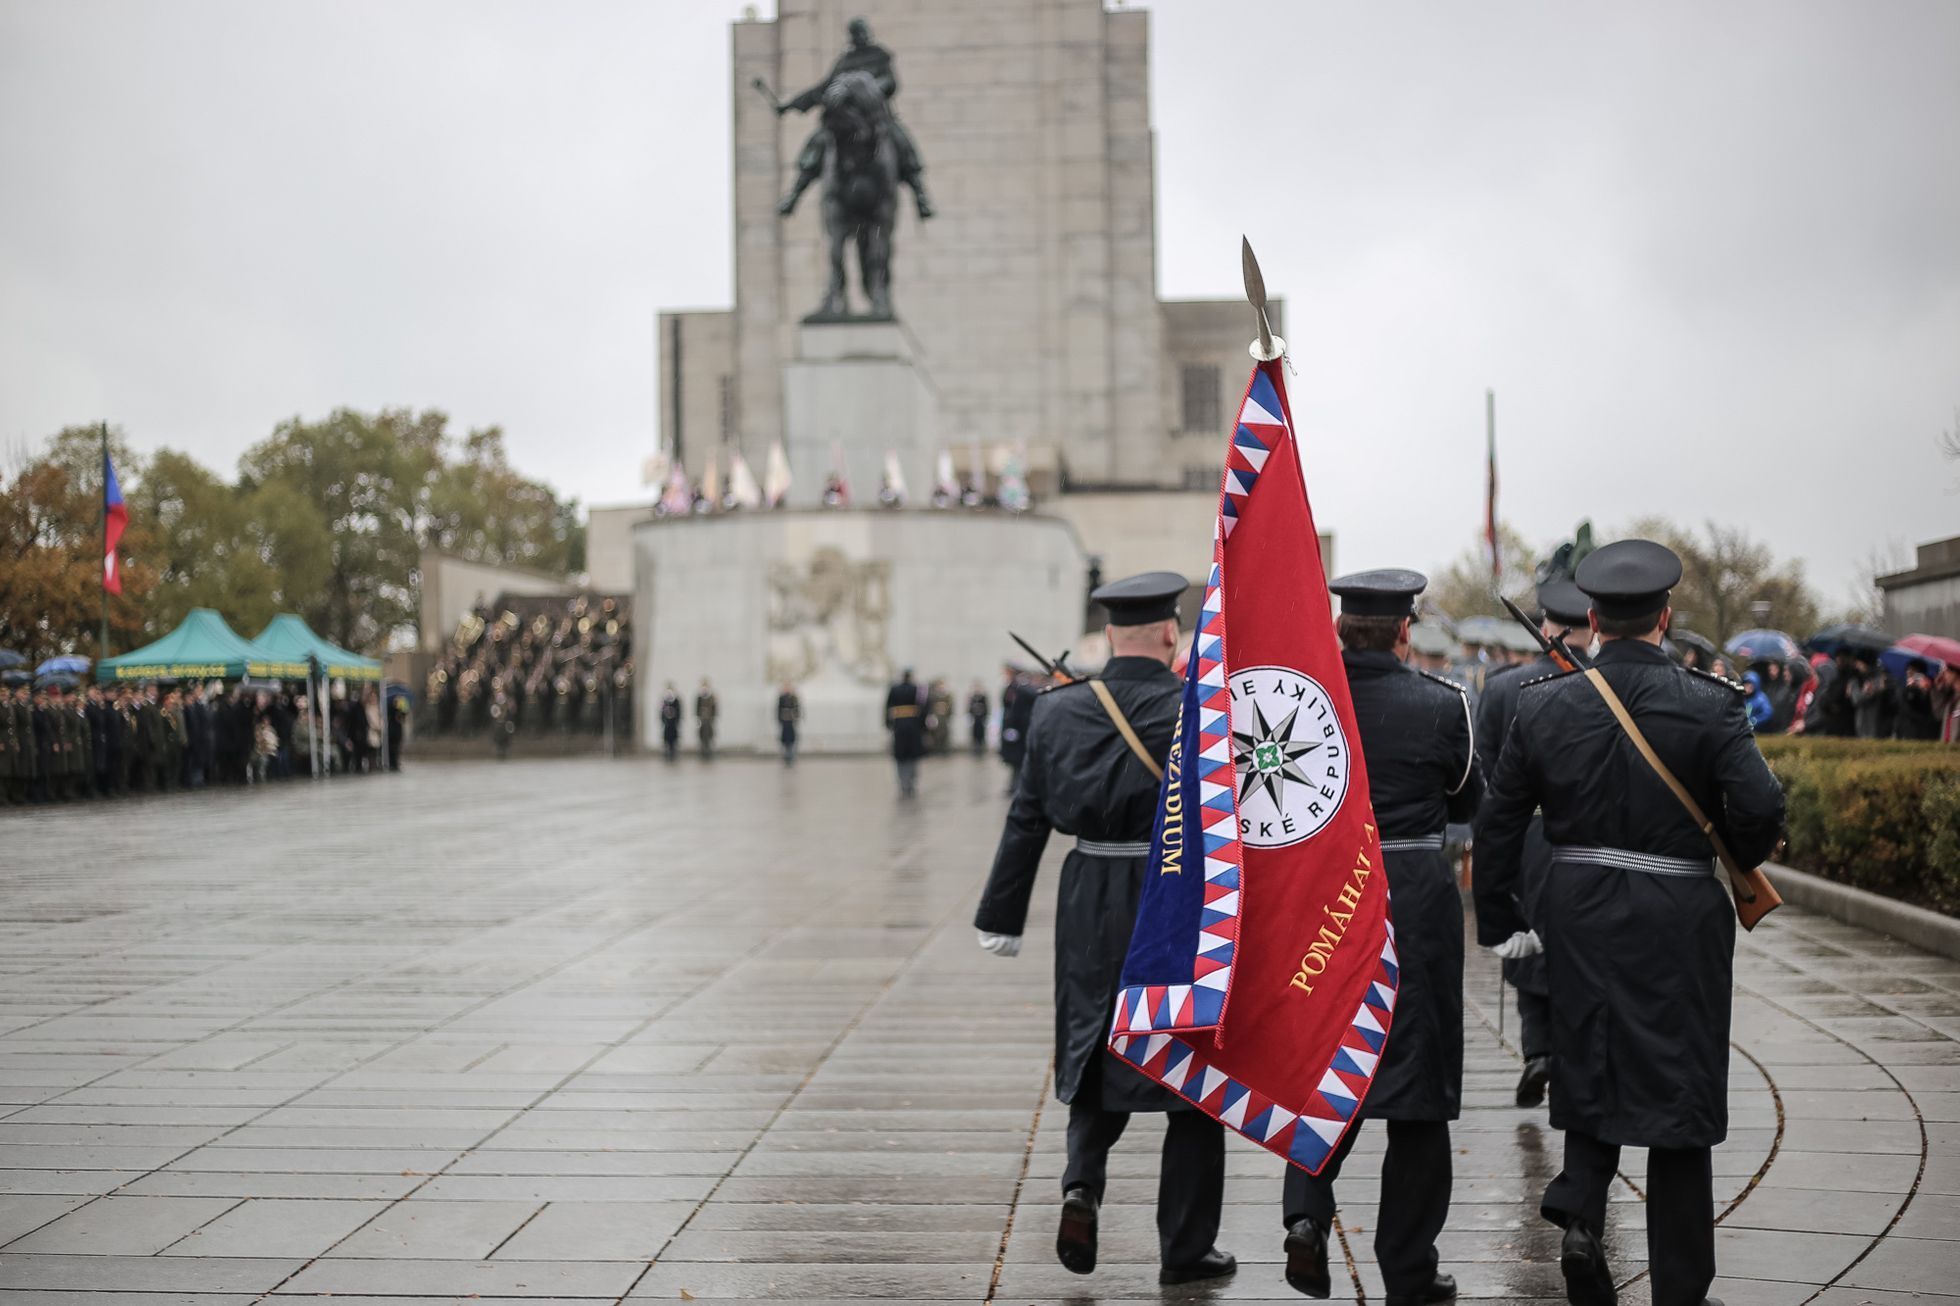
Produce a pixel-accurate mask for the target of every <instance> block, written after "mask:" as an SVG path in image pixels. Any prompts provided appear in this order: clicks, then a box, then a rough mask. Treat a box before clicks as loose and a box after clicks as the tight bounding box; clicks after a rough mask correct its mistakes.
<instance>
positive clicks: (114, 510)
mask: <svg viewBox="0 0 1960 1306" xmlns="http://www.w3.org/2000/svg"><path fill="white" fill-rule="evenodd" d="M127 525H129V509H128V507H127V506H125V505H124V503H123V496H122V485H121V484H120V483H119V482H118V481H117V480H116V468H115V464H113V463H111V462H110V461H109V453H108V450H106V449H105V450H103V453H102V588H103V589H105V590H108V591H109V592H110V593H111V594H120V593H122V564H121V563H120V562H118V561H117V559H116V545H118V544H120V543H122V537H123V528H124V527H125V526H127Z"/></svg>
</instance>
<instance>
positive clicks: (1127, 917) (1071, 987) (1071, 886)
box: [973, 572, 1237, 1283]
mask: <svg viewBox="0 0 1960 1306" xmlns="http://www.w3.org/2000/svg"><path fill="white" fill-rule="evenodd" d="M1184 589H1185V581H1184V578H1183V577H1182V576H1179V575H1176V574H1175V573H1172V572H1149V573H1146V574H1144V575H1142V576H1134V577H1131V578H1130V579H1128V580H1122V581H1117V582H1115V583H1114V584H1110V585H1104V586H1102V587H1101V588H1100V589H1098V590H1096V591H1095V593H1094V594H1093V595H1092V596H1091V597H1092V598H1093V599H1094V600H1095V601H1096V602H1097V603H1100V604H1102V605H1103V607H1104V608H1106V609H1107V610H1108V612H1109V627H1108V632H1107V633H1108V636H1109V642H1110V652H1111V657H1110V659H1109V662H1108V663H1107V664H1106V665H1105V666H1104V667H1103V670H1102V675H1101V676H1100V679H1101V680H1102V682H1103V684H1104V686H1105V687H1106V688H1107V689H1108V691H1109V693H1110V695H1111V697H1112V698H1113V699H1114V700H1115V702H1116V705H1117V708H1118V710H1119V711H1120V712H1121V713H1122V715H1123V716H1124V717H1125V718H1126V719H1127V720H1128V722H1129V725H1130V727H1131V729H1132V730H1133V731H1134V732H1135V733H1136V735H1137V738H1138V740H1139V742H1140V743H1141V745H1142V747H1143V749H1144V751H1145V752H1147V753H1148V754H1149V755H1150V757H1152V758H1153V759H1155V760H1156V764H1157V765H1158V767H1159V768H1161V766H1162V761H1163V759H1164V758H1165V757H1167V756H1169V754H1170V747H1171V736H1172V733H1173V731H1174V730H1175V728H1176V725H1177V711H1178V704H1179V702H1180V700H1181V698H1182V694H1183V684H1182V682H1181V681H1180V680H1179V679H1178V677H1177V676H1176V675H1174V674H1172V672H1171V670H1170V661H1171V655H1172V654H1173V653H1174V652H1175V651H1176V648H1177V639H1178V625H1177V600H1178V596H1179V595H1181V594H1183V593H1184ZM1031 715H1032V723H1031V725H1030V727H1029V731H1028V740H1027V757H1026V762H1025V764H1024V765H1023V766H1022V768H1021V771H1020V778H1019V781H1018V783H1017V785H1016V787H1015V790H1014V801H1013V803H1012V804H1011V805H1010V806H1009V808H1008V813H1007V826H1006V828H1005V829H1004V830H1003V831H1002V832H1001V837H1000V847H999V849H998V850H997V851H996V852H995V854H994V866H993V872H992V874H991V875H989V877H988V879H987V888H986V891H985V893H983V894H982V895H981V898H980V910H979V912H978V913H977V914H976V915H975V917H974V921H973V923H974V925H975V926H976V927H977V928H978V929H979V931H980V944H981V946H982V947H984V948H986V949H988V950H989V951H990V952H995V953H998V954H1000V955H1002V956H1009V957H1011V956H1014V955H1015V954H1016V953H1018V952H1019V951H1020V948H1021V933H1022V930H1023V928H1024V926H1025V925H1026V923H1027V915H1028V900H1029V898H1030V897H1031V896H1032V894H1033V892H1034V879H1035V870H1036V868H1037V866H1038V865H1039V864H1040V861H1041V853H1042V849H1043V848H1045V847H1046V846H1047V843H1048V834H1049V832H1050V831H1051V830H1055V831H1060V832H1061V833H1063V834H1065V835H1070V836H1072V837H1073V838H1074V839H1075V847H1074V849H1073V850H1072V851H1071V852H1070V853H1069V855H1068V857H1067V859H1066V860H1064V861H1063V862H1062V875H1061V883H1060V885H1059V886H1058V896H1057V903H1056V911H1055V1096H1057V1097H1058V1098H1060V1099H1061V1100H1062V1101H1064V1102H1066V1103H1068V1108H1069V1115H1068V1165H1067V1168H1066V1169H1064V1170H1063V1172H1062V1195H1063V1196H1062V1221H1061V1232H1060V1234H1059V1235H1058V1237H1057V1239H1056V1248H1055V1250H1056V1254H1057V1255H1058V1256H1059V1257H1060V1259H1061V1262H1062V1264H1063V1265H1064V1266H1065V1267H1067V1268H1068V1269H1070V1270H1072V1271H1074V1272H1075V1273H1077V1274H1087V1273H1089V1272H1090V1271H1091V1270H1093V1269H1095V1266H1096V1222H1097V1215H1098V1212H1099V1209H1100V1207H1101V1204H1102V1195H1103V1187H1104V1182H1105V1179H1106V1176H1107V1168H1108V1160H1109V1149H1110V1148H1111V1147H1113V1146H1114V1145H1115V1144H1116V1140H1117V1139H1118V1138H1120V1137H1121V1136H1122V1134H1123V1129H1124V1126H1125V1125H1127V1124H1128V1123H1129V1118H1130V1113H1131V1112H1135V1111H1166V1112H1169V1113H1170V1118H1169V1121H1168V1123H1167V1128H1166V1130H1165V1134H1164V1154H1163V1168H1162V1171H1161V1173H1160V1175H1159V1177H1158V1185H1157V1238H1158V1246H1159V1253H1160V1256H1161V1260H1162V1266H1163V1269H1162V1274H1161V1279H1162V1281H1163V1282H1165V1283H1187V1282H1193V1281H1196V1280H1198V1279H1209V1278H1217V1277H1220V1276H1222V1275H1227V1274H1230V1273H1232V1272H1233V1271H1234V1270H1235V1269H1236V1268H1237V1262H1236V1261H1234V1260H1233V1259H1232V1258H1231V1257H1230V1256H1228V1255H1226V1254H1225V1253H1223V1252H1220V1251H1219V1250H1217V1248H1215V1247H1214V1246H1213V1245H1212V1244H1213V1240H1214V1239H1215V1238H1216V1237H1217V1236H1218V1224H1219V1217H1220V1204H1221V1202H1222V1201H1223V1200H1224V1193H1225V1132H1224V1127H1223V1126H1222V1125H1220V1124H1219V1123H1218V1122H1217V1121H1216V1120H1213V1119H1212V1118H1211V1117H1209V1116H1207V1115H1205V1114H1203V1113H1202V1112H1200V1111H1198V1110H1196V1109H1195V1108H1193V1107H1191V1106H1189V1105H1188V1104H1186V1103H1185V1102H1184V1100H1183V1099H1182V1098H1180V1097H1178V1096H1177V1095H1176V1094H1175V1093H1172V1092H1171V1091H1170V1090H1169V1089H1166V1088H1163V1087H1160V1086H1159V1085H1157V1084H1154V1083H1152V1082H1151V1081H1150V1080H1148V1079H1145V1078H1144V1077H1143V1076H1142V1075H1140V1074H1138V1073H1137V1072H1136V1071H1135V1070H1133V1069H1131V1068H1130V1067H1128V1066H1126V1065H1124V1064H1123V1063H1122V1062H1121V1061H1119V1060H1117V1059H1116V1058H1115V1057H1113V1056H1112V1055H1110V1054H1109V1053H1108V1052H1107V1051H1105V1049H1104V1043H1105V1040H1106V1038H1107V1037H1108V1034H1109V1025H1110V1016H1111V1013H1112V1011H1113V1009H1114V1006H1115V1002H1116V990H1117V988H1118V987H1119V981H1120V980H1121V977H1122V971H1123V960H1124V957H1125V956H1126V955H1127V954H1128V952H1129V947H1130V933H1131V931H1132V930H1133V929H1134V928H1135V925H1136V913H1137V900H1138V898H1139V897H1140V896H1141V894H1142V892H1143V878H1144V874H1145V871H1146V870H1147V864H1148V862H1149V857H1150V832H1151V828H1152V826H1153V825H1154V823H1155V820H1156V810H1157V792H1158V776H1157V775H1155V774H1153V773H1152V771H1151V769H1150V768H1149V767H1147V766H1145V765H1144V763H1143V761H1142V760H1141V759H1140V758H1138V757H1137V756H1136V755H1135V753H1134V752H1133V751H1132V750H1131V748H1130V747H1129V745H1128V744H1127V743H1126V742H1125V741H1124V739H1123V734H1122V731H1121V730H1120V729H1119V728H1118V727H1117V725H1116V722H1115V720H1114V719H1113V718H1112V717H1111V716H1110V714H1109V713H1108V712H1107V711H1106V710H1105V709H1104V707H1103V705H1102V703H1101V701H1100V699H1099V697H1098V696H1097V694H1096V693H1095V691H1094V689H1093V688H1092V687H1091V686H1090V685H1088V684H1087V683H1083V682H1077V683H1074V684H1066V685H1062V686H1060V687H1058V688H1056V689H1052V690H1050V691H1049V692H1047V693H1045V694H1042V695H1040V696H1039V698H1038V699H1037V700H1036V701H1035V704H1034V707H1033V711H1032V714H1031Z"/></svg>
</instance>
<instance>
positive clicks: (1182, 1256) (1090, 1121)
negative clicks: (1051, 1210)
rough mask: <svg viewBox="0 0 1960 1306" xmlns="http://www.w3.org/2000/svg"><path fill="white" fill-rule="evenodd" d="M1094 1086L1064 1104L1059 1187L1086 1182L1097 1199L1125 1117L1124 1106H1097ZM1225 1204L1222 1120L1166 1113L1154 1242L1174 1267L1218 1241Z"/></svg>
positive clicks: (1189, 1261)
mask: <svg viewBox="0 0 1960 1306" xmlns="http://www.w3.org/2000/svg"><path fill="white" fill-rule="evenodd" d="M1098 1097H1100V1094H1099V1093H1097V1092H1095V1091H1093V1090H1092V1089H1086V1088H1085V1089H1084V1091H1082V1092H1080V1093H1078V1094H1076V1098H1075V1101H1073V1102H1071V1103H1070V1104H1069V1108H1068V1165H1067V1166H1066V1167H1065V1168H1064V1169H1063V1171H1062V1193H1063V1194H1064V1195H1067V1193H1068V1190H1069V1189H1071V1188H1077V1187H1080V1188H1087V1189H1088V1190H1089V1191H1090V1192H1092V1193H1094V1194H1095V1195H1096V1199H1097V1200H1098V1201H1100V1200H1102V1195H1103V1186H1104V1185H1105V1183H1107V1181H1108V1178H1109V1149H1110V1148H1112V1147H1114V1146H1116V1140H1117V1139H1119V1138H1121V1137H1122V1136H1123V1130H1124V1128H1125V1127H1127V1126H1128V1125H1129V1123H1130V1113H1129V1112H1128V1111H1107V1110H1104V1109H1103V1108H1102V1107H1100V1106H1098V1105H1096V1099H1097V1098H1098ZM1224 1202H1225V1126H1224V1125H1221V1124H1219V1123H1218V1122H1217V1121H1216V1120H1213V1119H1212V1118H1211V1117H1210V1116H1208V1115H1206V1114H1205V1113H1204V1112H1202V1111H1168V1112H1165V1113H1164V1159H1163V1163H1162V1164H1161V1165H1160V1166H1159V1167H1158V1170H1157V1247H1158V1252H1159V1255H1160V1257H1161V1258H1162V1263H1163V1264H1164V1265H1166V1266H1168V1267H1171V1268H1173V1269H1181V1268H1183V1267H1184V1266H1187V1265H1193V1264H1196V1263H1197V1261H1198V1260H1199V1259H1201V1258H1202V1257H1203V1256H1204V1254H1205V1253H1206V1252H1208V1251H1210V1250H1211V1249H1212V1247H1213V1245H1214V1244H1216V1243H1217V1241H1218V1222H1219V1219H1220V1216H1221V1214H1222V1210H1223V1205H1224Z"/></svg>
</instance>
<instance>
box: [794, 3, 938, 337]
mask: <svg viewBox="0 0 1960 1306" xmlns="http://www.w3.org/2000/svg"><path fill="white" fill-rule="evenodd" d="M850 34H851V45H850V48H849V49H847V50H846V51H845V52H844V53H843V54H842V55H840V56H839V57H838V59H837V62H836V63H835V64H833V65H832V66H831V69H830V74H829V76H828V77H826V78H825V79H824V80H823V81H822V82H821V83H819V84H818V85H816V86H813V87H811V88H810V89H809V90H806V91H804V92H803V93H802V94H801V95H799V96H797V97H796V98H795V99H793V100H787V101H781V102H777V101H775V98H774V96H773V95H771V96H770V99H771V102H772V103H774V104H775V108H776V112H777V113H778V114H784V113H788V112H790V111H791V110H795V111H797V112H799V113H802V112H807V111H809V110H811V109H816V108H820V109H821V110H822V113H821V118H820V121H819V123H818V125H817V129H816V130H815V131H814V132H812V133H811V134H810V138H809V140H808V141H807V142H805V144H804V146H803V150H802V152H801V153H800V154H799V155H798V156H797V161H796V163H797V171H796V180H795V182H794V183H793V184H792V185H791V187H790V190H789V193H788V194H787V195H785V196H783V201H782V203H781V204H779V205H777V212H779V213H781V214H783V215H785V216H787V215H788V214H790V213H792V212H794V211H795V208H796V203H797V201H798V200H799V199H800V198H802V195H803V192H804V191H805V190H807V189H808V188H809V187H810V186H811V184H812V183H814V182H816V181H818V180H821V181H822V182H823V189H822V192H821V194H822V197H823V225H824V234H825V236H826V237H828V239H829V241H830V285H829V288H828V289H827V290H826V291H825V293H824V298H823V303H822V304H821V305H819V306H818V308H817V311H816V312H814V313H812V314H811V315H810V317H811V318H812V319H825V318H844V317H849V316H851V313H850V302H849V299H848V298H847V296H846V294H845V273H844V250H845V245H846V243H847V242H853V241H854V242H855V243H856V245H857V251H858V276H859V279H860V281H861V282H862V284H863V286H864V296H865V299H866V300H867V301H869V303H870V312H869V314H868V316H870V317H872V318H890V317H891V315H892V307H891V250H892V227H893V225H894V223H895V222H896V220H897V215H898V188H899V185H900V183H903V184H905V185H908V186H910V187H911V188H912V196H913V199H914V201H915V202H916V204H917V205H918V212H919V217H920V218H922V219H923V218H930V217H931V216H932V212H933V210H932V201H931V199H930V198H929V197H928V196H927V195H926V188H925V175H924V173H925V169H924V167H923V165H922V164H921V163H920V161H919V151H918V147H917V146H916V145H914V144H913V142H912V137H911V135H910V134H909V133H908V132H907V131H906V130H905V128H904V126H903V124H901V123H900V122H899V121H898V118H897V116H896V115H895V114H893V112H892V110H891V100H892V97H893V96H895V95H897V94H898V75H897V73H896V72H895V71H894V70H893V67H892V57H891V52H890V51H888V50H886V49H885V48H884V47H883V46H881V45H878V44H876V43H875V42H873V41H872V39H871V28H870V25H869V24H867V23H866V22H865V21H864V20H863V19H862V18H854V19H852V20H851V24H850ZM756 88H757V89H758V90H760V91H762V92H763V93H764V94H765V95H769V88H768V86H767V85H765V84H764V83H763V82H761V81H760V80H758V81H757V82H756Z"/></svg>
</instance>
